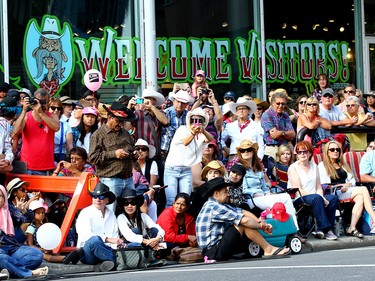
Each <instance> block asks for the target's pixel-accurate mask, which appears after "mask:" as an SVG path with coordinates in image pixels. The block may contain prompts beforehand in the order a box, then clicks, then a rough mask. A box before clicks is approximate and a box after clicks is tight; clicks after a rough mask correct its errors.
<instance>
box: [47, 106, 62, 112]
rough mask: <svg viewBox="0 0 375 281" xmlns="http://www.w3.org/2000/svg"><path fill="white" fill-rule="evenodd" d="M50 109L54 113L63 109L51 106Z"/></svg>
mask: <svg viewBox="0 0 375 281" xmlns="http://www.w3.org/2000/svg"><path fill="white" fill-rule="evenodd" d="M49 108H51V109H52V111H55V110H56V109H57V110H59V111H60V110H61V109H62V108H61V107H60V106H50V107H49Z"/></svg>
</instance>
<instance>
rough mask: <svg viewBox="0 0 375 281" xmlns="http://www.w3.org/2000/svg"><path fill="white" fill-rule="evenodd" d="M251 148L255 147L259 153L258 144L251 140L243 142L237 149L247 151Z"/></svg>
mask: <svg viewBox="0 0 375 281" xmlns="http://www.w3.org/2000/svg"><path fill="white" fill-rule="evenodd" d="M250 147H253V148H254V149H255V151H258V148H259V146H258V144H257V143H256V142H252V141H250V140H242V141H241V143H240V145H239V146H237V147H236V149H237V150H240V149H246V148H250Z"/></svg>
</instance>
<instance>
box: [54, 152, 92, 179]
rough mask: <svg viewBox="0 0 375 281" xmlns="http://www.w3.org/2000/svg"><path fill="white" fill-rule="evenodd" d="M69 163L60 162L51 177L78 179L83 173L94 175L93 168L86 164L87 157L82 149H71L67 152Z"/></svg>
mask: <svg viewBox="0 0 375 281" xmlns="http://www.w3.org/2000/svg"><path fill="white" fill-rule="evenodd" d="M69 157H70V162H68V161H65V160H63V161H60V162H59V163H58V164H57V166H56V169H55V170H54V171H53V173H52V176H65V177H79V176H80V175H81V174H82V173H83V172H88V173H92V174H95V169H94V167H93V166H92V165H91V164H89V163H87V159H88V155H87V152H86V150H85V149H84V148H82V147H73V148H72V149H71V150H70V151H69Z"/></svg>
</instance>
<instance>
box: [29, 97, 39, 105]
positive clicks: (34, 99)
mask: <svg viewBox="0 0 375 281" xmlns="http://www.w3.org/2000/svg"><path fill="white" fill-rule="evenodd" d="M29 103H30V106H33V105H37V104H38V99H36V98H29Z"/></svg>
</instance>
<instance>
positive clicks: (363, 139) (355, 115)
mask: <svg viewBox="0 0 375 281" xmlns="http://www.w3.org/2000/svg"><path fill="white" fill-rule="evenodd" d="M345 103H346V109H347V112H345V115H346V116H347V117H348V118H350V119H352V120H353V119H357V120H358V121H357V123H355V124H354V126H361V125H364V126H367V127H375V119H374V116H373V115H372V114H371V113H369V112H368V113H361V112H360V110H359V109H360V108H362V107H361V105H360V102H359V99H358V98H357V97H355V96H349V97H347V98H346V101H345ZM346 135H347V137H348V138H349V141H350V149H351V150H354V151H365V150H366V143H367V133H350V134H346Z"/></svg>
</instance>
